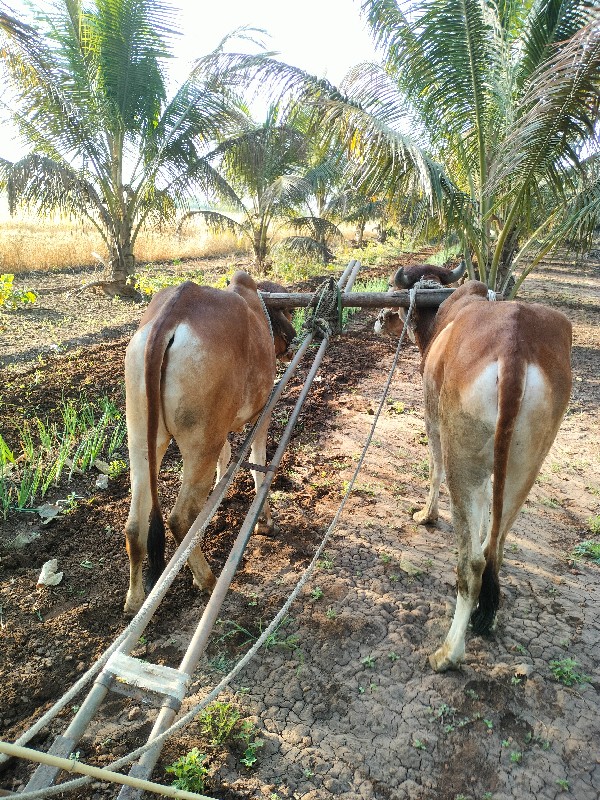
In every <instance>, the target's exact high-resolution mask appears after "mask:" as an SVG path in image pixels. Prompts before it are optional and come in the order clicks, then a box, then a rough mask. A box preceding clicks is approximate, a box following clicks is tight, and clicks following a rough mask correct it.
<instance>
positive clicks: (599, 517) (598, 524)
mask: <svg viewBox="0 0 600 800" xmlns="http://www.w3.org/2000/svg"><path fill="white" fill-rule="evenodd" d="M587 525H588V528H589V529H590V532H591V533H593V534H594V536H598V535H600V514H596V516H595V517H588V521H587Z"/></svg>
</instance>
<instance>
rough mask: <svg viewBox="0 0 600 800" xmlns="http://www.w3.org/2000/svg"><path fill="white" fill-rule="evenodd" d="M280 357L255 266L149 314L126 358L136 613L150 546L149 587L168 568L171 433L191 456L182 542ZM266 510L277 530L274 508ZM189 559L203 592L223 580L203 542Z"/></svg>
mask: <svg viewBox="0 0 600 800" xmlns="http://www.w3.org/2000/svg"><path fill="white" fill-rule="evenodd" d="M275 338H276V339H278V337H277V336H276V337H275ZM282 346H283V347H284V348H285V347H287V345H282ZM275 355H276V353H275V346H274V338H273V335H272V333H271V330H270V327H269V322H268V320H267V318H266V315H265V311H264V308H263V305H262V303H261V301H260V299H259V297H258V294H257V291H256V284H255V283H254V281H253V279H252V278H251V277H250V276H249V275H248V274H247V273H245V272H238V273H236V274H235V275H234V277H233V279H232V281H231V284H230V286H229V288H228V290H227V291H220V290H217V289H211V288H209V287H201V286H197V285H196V284H193V283H190V282H186V283H184V284H181V285H180V286H177V287H169V288H167V289H164V290H162V291H161V292H159V293H158V294H157V295H156V296H155V297H154V299H153V300H152V302H151V303H150V305H149V307H148V309H147V310H146V312H145V313H144V315H143V316H142V319H141V322H140V326H139V328H138V330H137V332H136V333H135V334H134V336H133V338H132V340H131V342H130V344H129V346H128V348H127V353H126V357H125V382H126V409H127V430H128V438H129V453H130V464H131V492H132V498H131V507H130V512H129V517H128V520H127V523H126V527H125V533H126V544H127V552H128V555H129V562H130V585H129V590H128V593H127V599H126V602H125V611H126V612H127V613H135V612H136V611H137V610H138V609H139V607H140V606H141V604H142V602H143V600H144V597H145V593H144V587H143V585H142V564H143V559H144V556H145V554H146V552H148V560H149V567H150V568H149V575H148V582H147V586H146V588H147V589H149V588H151V586H152V585H153V584H154V582H155V581H156V579H157V578H158V576H159V575H160V573H161V572H162V570H163V569H164V539H165V527H164V523H163V519H162V513H161V510H160V503H159V498H158V488H157V478H158V471H159V468H160V464H161V461H162V459H163V456H164V454H165V451H166V449H167V446H168V444H169V442H170V440H171V438H173V439H175V441H176V442H177V445H178V447H179V450H180V452H181V455H182V458H183V475H182V483H181V489H180V491H179V495H178V497H177V501H176V503H175V507H174V508H173V510H172V512H171V514H170V517H169V520H168V522H169V528H170V529H171V531H172V533H173V535H174V537H175V539H176V540H177V541H181V540H182V539H183V537H184V536H185V535H186V534H187V532H188V530H189V528H190V526H191V524H192V522H193V521H194V519H195V518H196V516H197V515H198V513H199V511H200V510H201V508H202V506H203V505H204V502H205V500H206V497H207V495H208V493H209V491H210V489H211V486H212V484H213V482H214V479H215V470H216V472H217V480H218V479H219V478H220V475H221V474H222V472H223V471H224V470H225V469H226V467H227V464H228V462H229V458H230V455H231V449H230V446H229V443H228V441H227V435H228V433H229V432H230V431H237V430H240V429H241V428H242V427H243V426H244V425H245V424H246V423H247V422H251V421H253V420H254V419H255V418H256V417H257V416H258V414H259V413H260V411H261V409H262V407H263V406H264V404H265V402H266V401H267V398H268V396H269V393H270V391H271V388H272V386H273V380H274V377H275ZM268 422H269V420H268V419H267V420H265V422H264V424H263V425H262V426H261V430H260V431H259V432H258V433H257V436H256V438H255V441H254V444H253V447H252V453H251V459H252V461H253V463H256V464H263V465H264V463H265V456H266V435H267V427H268ZM254 479H255V485H256V486H257V487H258V486H260V484H261V483H262V480H263V476H262V475H261V473H259V472H255V473H254ZM263 514H264V518H265V519H264V525H265V526H266V528H267V529H270V528H271V527H272V520H271V517H270V512H269V509H268V505H266V504H265V510H264V512H263ZM149 522H150V524H149ZM259 524H262V523H259ZM188 564H189V566H190V568H191V570H192V573H193V576H194V582H195V583H196V584H197V585H198V586H199V587H200V588H201V589H207V590H208V589H210V588H212V586H213V585H214V576H213V574H212V572H211V570H210V567H209V566H208V564H207V562H206V560H205V558H204V555H203V554H202V551H201V550H200V548H199V547H197V548H196V549H195V550H194V551H193V553H192V554H191V555H190V557H189V560H188Z"/></svg>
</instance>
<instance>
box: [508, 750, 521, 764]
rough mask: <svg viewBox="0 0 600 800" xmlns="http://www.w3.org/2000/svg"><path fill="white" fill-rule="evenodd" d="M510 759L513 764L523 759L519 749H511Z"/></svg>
mask: <svg viewBox="0 0 600 800" xmlns="http://www.w3.org/2000/svg"><path fill="white" fill-rule="evenodd" d="M510 760H511V762H512V763H513V764H520V763H521V761H523V753H521V752H520V750H513V751H512V753H511V754H510Z"/></svg>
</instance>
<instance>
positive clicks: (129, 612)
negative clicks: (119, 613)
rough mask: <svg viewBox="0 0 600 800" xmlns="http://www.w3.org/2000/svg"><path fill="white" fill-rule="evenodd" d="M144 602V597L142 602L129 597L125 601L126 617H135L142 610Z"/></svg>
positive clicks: (124, 611) (124, 610)
mask: <svg viewBox="0 0 600 800" xmlns="http://www.w3.org/2000/svg"><path fill="white" fill-rule="evenodd" d="M143 604H144V599H142V600H141V601H140V602H137V601H135V600H129V599H127V600H126V601H125V605H124V606H123V613H124V614H125V616H126V617H135V615H136V614H137V612H138V611H139V610H140V608H141V607H142V605H143Z"/></svg>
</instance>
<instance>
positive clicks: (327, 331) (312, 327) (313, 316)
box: [294, 278, 342, 342]
mask: <svg viewBox="0 0 600 800" xmlns="http://www.w3.org/2000/svg"><path fill="white" fill-rule="evenodd" d="M341 330H342V293H341V291H340V288H339V286H338V285H337V284H336V282H335V281H334V280H333V278H327V280H325V281H323V283H321V284H320V286H318V287H317V288H316V290H315V291H314V293H313V296H312V298H311V301H310V303H309V304H308V306H307V308H306V316H305V317H304V322H303V324H302V328H301V330H300V333H299V334H298V336H296V338H295V339H294V342H300V341H301V340H302V339H304V337H305V336H307V335H308V334H311V333H312V334H313V336H315V337H316V338H318V339H324V338H325V337H326V336H331V335H332V334H334V333H339V332H340V331H341Z"/></svg>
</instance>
